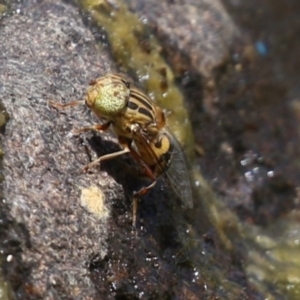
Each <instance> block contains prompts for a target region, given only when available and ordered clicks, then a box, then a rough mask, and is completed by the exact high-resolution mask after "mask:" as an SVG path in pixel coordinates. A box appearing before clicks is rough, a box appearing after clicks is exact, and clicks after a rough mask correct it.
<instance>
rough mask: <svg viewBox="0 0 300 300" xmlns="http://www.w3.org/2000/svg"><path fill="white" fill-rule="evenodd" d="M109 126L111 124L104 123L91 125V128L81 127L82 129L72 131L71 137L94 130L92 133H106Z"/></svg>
mask: <svg viewBox="0 0 300 300" xmlns="http://www.w3.org/2000/svg"><path fill="white" fill-rule="evenodd" d="M110 125H111V122H110V121H109V122H106V123H104V124H95V125H91V126H86V127H82V128H78V129H73V130H72V135H79V134H81V133H83V132H87V131H90V130H94V131H106V130H107V129H108V128H109V126H110Z"/></svg>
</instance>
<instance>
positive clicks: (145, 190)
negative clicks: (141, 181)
mask: <svg viewBox="0 0 300 300" xmlns="http://www.w3.org/2000/svg"><path fill="white" fill-rule="evenodd" d="M130 154H131V155H132V157H133V158H134V159H135V160H136V161H137V162H138V163H139V164H140V166H141V167H142V171H143V173H144V174H145V175H146V176H147V177H148V178H149V179H151V180H152V183H151V184H150V185H148V186H147V187H142V188H141V189H140V190H139V191H137V192H135V193H134V196H135V197H141V196H144V195H146V194H147V193H149V191H150V190H151V189H152V188H153V187H154V186H155V185H156V176H155V174H154V173H153V171H152V170H151V169H150V167H149V166H147V165H146V164H145V163H144V161H143V159H142V158H141V156H140V155H139V154H138V153H137V152H136V151H135V150H134V149H132V148H130Z"/></svg>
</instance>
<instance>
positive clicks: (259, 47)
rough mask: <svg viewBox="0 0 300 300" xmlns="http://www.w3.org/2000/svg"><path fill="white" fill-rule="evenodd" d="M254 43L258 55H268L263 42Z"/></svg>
mask: <svg viewBox="0 0 300 300" xmlns="http://www.w3.org/2000/svg"><path fill="white" fill-rule="evenodd" d="M254 45H255V49H256V51H257V52H258V54H259V55H261V56H266V55H268V48H267V45H266V43H265V42H262V41H257V42H256V43H255V44H254Z"/></svg>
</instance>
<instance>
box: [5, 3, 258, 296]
mask: <svg viewBox="0 0 300 300" xmlns="http://www.w3.org/2000/svg"><path fill="white" fill-rule="evenodd" d="M149 3H150V2H148V1H145V2H144V3H139V2H136V3H134V2H132V6H131V8H132V9H136V10H137V11H138V12H139V13H142V11H144V12H146V13H147V14H149V18H150V17H151V20H156V23H157V24H160V25H159V26H158V25H157V28H156V30H157V34H158V37H159V38H160V39H163V37H164V36H168V37H169V38H170V40H171V41H173V42H174V44H172V45H171V46H170V48H166V49H165V50H166V52H165V53H172V51H175V49H178V52H179V53H180V57H181V58H182V57H185V56H187V57H188V59H187V64H186V65H182V61H183V60H181V58H180V60H179V63H178V64H177V65H176V60H174V59H172V58H171V56H170V61H171V62H172V64H173V65H174V69H177V70H181V72H183V73H184V71H185V70H187V69H188V68H189V67H190V66H194V72H198V73H199V76H200V77H203V78H205V80H206V79H208V80H209V79H210V78H212V77H213V70H214V67H216V66H219V65H220V64H222V63H224V62H225V61H226V59H227V57H228V55H229V50H228V48H227V47H228V46H229V45H230V44H231V42H232V41H233V39H234V36H236V35H237V34H238V33H237V32H236V31H235V27H234V25H233V24H232V23H231V21H230V19H229V18H228V16H227V15H226V14H225V13H224V12H223V10H222V7H221V6H220V5H219V4H218V2H216V4H215V5H213V4H208V3H206V2H205V1H203V2H202V1H201V3H202V4H199V3H198V2H196V1H194V2H189V3H188V4H185V3H179V2H178V3H177V4H176V5H173V6H170V8H169V6H168V5H167V4H166V3H164V2H160V3H159V6H156V4H157V3H156V2H155V6H154V5H153V3H152V6H149V7H148V5H149ZM139 5H140V6H139ZM182 5H183V6H182ZM203 7H204V8H205V9H204V12H203ZM183 8H184V9H183ZM214 8H216V10H215V11H214V10H213V9H214ZM167 12H169V13H167ZM202 12H203V19H202V18H199V19H198V18H197V16H198V15H201V14H202ZM174 16H176V18H174ZM217 20H218V22H219V23H218V22H217ZM208 21H209V22H208ZM224 22H225V23H224ZM201 24H202V25H201ZM203 26H204V27H203ZM178 28H179V29H180V30H178ZM199 28H201V30H200V29H199ZM212 28H213V29H214V30H215V31H214V30H211V29H212ZM199 30H200V31H199ZM198 31H199V32H198ZM0 33H1V34H0V53H1V56H0V99H1V100H2V101H3V103H4V105H5V107H6V108H7V111H8V113H9V114H10V121H9V123H8V124H7V126H6V130H5V134H4V136H3V143H4V151H5V156H4V162H3V164H4V170H3V174H4V176H5V182H4V185H3V194H4V200H5V201H3V203H2V204H1V205H2V206H3V209H2V211H3V212H4V215H5V218H4V217H3V218H2V219H3V220H6V221H5V222H6V224H9V226H7V227H5V230H6V233H7V234H6V235H5V236H6V240H5V241H6V245H2V246H1V247H3V249H4V253H5V255H9V254H11V255H12V257H10V258H9V259H6V263H5V264H4V273H5V274H6V278H7V279H8V280H9V281H10V283H11V285H12V288H13V290H14V291H15V293H16V297H17V298H18V299H26V298H27V299H139V298H141V299H213V298H218V297H219V298H220V297H223V299H226V298H228V299H251V297H253V294H255V292H253V291H252V290H251V287H249V286H248V284H247V282H246V279H245V274H244V273H243V270H242V267H241V265H240V263H236V262H235V261H234V259H232V258H231V256H230V254H229V253H228V252H226V251H225V249H224V247H223V245H222V243H221V242H219V241H218V238H217V235H216V234H215V233H214V230H213V229H212V232H211V233H209V234H207V235H205V236H202V233H203V228H206V227H204V226H203V228H200V227H201V226H199V228H197V229H196V230H189V227H188V225H187V223H188V222H187V220H189V218H190V216H189V215H188V214H184V213H183V212H181V210H180V208H177V207H175V208H174V207H173V204H172V201H173V199H172V197H170V196H169V194H168V190H166V189H163V188H162V187H161V186H160V185H158V187H157V188H156V189H155V190H154V191H153V192H151V193H150V194H149V195H147V196H146V197H144V198H143V199H142V200H141V205H140V210H139V215H138V218H139V219H138V224H139V225H138V227H137V230H136V231H134V232H132V228H131V220H132V219H131V197H130V195H131V194H132V191H133V190H134V189H135V187H136V182H135V181H136V179H135V178H134V177H133V174H132V173H134V171H132V170H131V169H130V168H128V164H132V161H131V160H130V158H128V157H125V158H124V159H118V160H114V161H112V162H107V163H105V164H103V165H102V166H101V169H100V168H95V170H93V171H92V172H91V173H88V174H84V173H83V172H82V170H81V168H82V167H83V166H84V165H85V164H86V163H88V162H89V160H90V159H94V158H95V157H96V154H97V155H101V154H104V153H110V152H112V151H115V150H116V149H118V146H117V145H116V144H115V142H116V140H115V139H114V138H113V137H112V135H111V134H109V133H108V134H106V133H105V134H101V137H100V135H95V134H92V133H88V134H86V135H84V136H83V137H80V138H76V137H70V135H68V134H69V133H70V131H71V130H72V129H73V128H79V127H82V126H84V125H88V124H90V123H91V122H97V120H96V119H95V117H93V116H92V115H91V114H90V112H89V111H88V110H87V109H85V108H84V107H76V108H74V109H67V110H66V111H65V112H57V111H56V110H54V109H53V108H49V107H48V105H47V101H48V100H53V101H58V102H69V101H71V100H78V99H82V98H83V96H84V92H85V89H86V87H87V85H88V82H89V81H90V80H91V79H93V78H95V77H97V76H101V75H103V74H105V73H107V72H112V71H114V70H115V65H114V61H113V60H112V57H111V56H110V54H109V48H108V47H106V46H105V45H104V47H98V46H97V44H96V41H95V37H94V36H93V34H92V32H91V30H90V29H88V28H87V27H86V26H85V25H84V24H83V22H82V19H81V15H80V14H79V12H78V9H77V8H75V7H74V6H72V5H70V4H66V3H64V2H60V1H50V0H49V1H42V2H38V3H37V2H36V1H27V2H26V4H18V7H16V9H15V13H14V14H12V15H11V16H7V17H6V18H4V19H2V20H1V27H0ZM187 33H189V35H188V34H187ZM198 33H199V35H198ZM200 33H201V34H200ZM96 37H97V34H96ZM165 42H166V44H167V40H166V41H165ZM189 49H190V50H189ZM175 58H176V57H175ZM127 169H129V170H127ZM94 186H96V187H97V188H98V189H99V190H101V191H102V193H104V196H103V194H102V193H101V192H99V191H98V190H96V191H95V188H94ZM83 191H85V193H83ZM87 191H88V192H87ZM83 195H85V197H88V198H89V199H90V200H92V201H94V200H95V198H97V199H98V200H99V199H102V200H103V198H106V199H105V201H104V204H103V203H102V202H101V201H100V202H101V203H100V204H99V205H98V213H97V214H95V213H90V212H89V211H90V209H89V207H90V206H89V205H87V204H86V201H89V199H86V198H85V199H83ZM86 195H88V196H86ZM166 200H168V201H166ZM199 211H200V207H199V206H198V207H196V212H199ZM198 216H201V215H200V214H199V215H198ZM202 222H203V223H204V222H207V220H206V219H205V218H203V220H202V219H201V220H198V221H197V224H198V225H199V224H202ZM200 233H201V235H200ZM3 236H4V235H3ZM12 240H13V241H14V247H12V246H11V244H9V242H10V241H12ZM191 244H192V245H191ZM7 245H9V246H7ZM195 245H196V246H195ZM191 249H192V250H191ZM189 252H192V253H191V254H190V253H189ZM195 253H197V255H198V258H197V261H196V260H195V261H194V260H193V259H191V257H196V256H195ZM189 254H190V256H189ZM7 257H8V256H6V258H7ZM224 279H226V280H225V281H224ZM224 282H226V283H224ZM223 283H224V285H223Z"/></svg>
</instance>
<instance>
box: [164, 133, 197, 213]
mask: <svg viewBox="0 0 300 300" xmlns="http://www.w3.org/2000/svg"><path fill="white" fill-rule="evenodd" d="M164 133H165V134H166V135H167V136H168V138H169V139H170V140H171V142H172V146H173V149H172V154H171V155H172V156H171V163H170V165H169V167H168V169H167V171H166V177H167V179H168V181H169V183H170V185H171V186H172V188H173V190H174V191H175V193H176V194H177V196H178V197H179V198H180V200H181V201H182V204H183V205H184V206H185V207H187V208H192V207H193V194H192V187H191V181H190V176H189V172H188V168H187V163H186V158H185V156H184V153H183V152H182V150H181V147H180V145H179V143H178V141H177V140H176V138H175V137H174V136H173V135H172V134H171V133H170V132H169V131H168V130H164Z"/></svg>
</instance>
